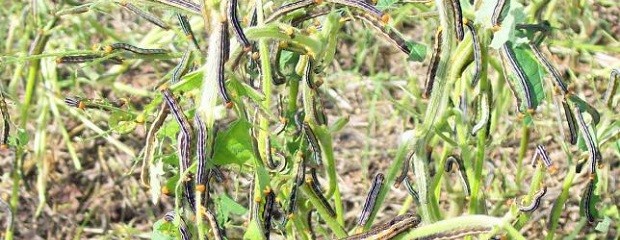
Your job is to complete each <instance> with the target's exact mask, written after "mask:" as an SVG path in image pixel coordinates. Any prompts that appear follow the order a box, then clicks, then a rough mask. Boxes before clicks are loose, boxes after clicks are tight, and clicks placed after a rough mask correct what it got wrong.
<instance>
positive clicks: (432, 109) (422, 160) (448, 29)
mask: <svg viewBox="0 0 620 240" xmlns="http://www.w3.org/2000/svg"><path fill="white" fill-rule="evenodd" d="M450 4H451V3H450V1H449V0H435V5H436V6H437V11H438V13H439V22H440V26H441V28H442V29H443V34H442V38H441V49H442V51H441V55H440V56H439V57H440V59H441V60H440V61H439V65H438V67H437V74H436V75H435V84H434V86H433V91H432V93H431V97H430V103H429V105H428V107H427V109H426V114H425V116H424V120H423V122H422V125H421V126H420V127H419V128H417V129H416V132H415V135H414V136H415V142H414V143H413V144H414V148H413V149H414V151H415V153H414V156H413V161H412V162H411V164H412V165H413V166H412V168H413V172H414V174H415V176H416V178H417V179H416V187H417V190H418V194H419V196H420V206H419V209H420V212H421V215H422V219H423V221H425V222H434V221H436V220H437V219H436V216H434V214H433V212H434V211H433V210H432V205H429V202H430V201H432V198H431V197H429V189H428V184H429V176H428V174H429V173H428V166H427V162H428V160H427V159H426V145H427V143H428V142H429V140H430V139H431V137H432V134H431V133H432V129H433V127H434V125H435V122H436V119H437V117H438V116H441V115H442V114H443V112H444V111H445V108H446V106H447V103H448V98H449V94H448V91H449V88H448V87H447V86H448V84H449V83H450V78H449V76H448V72H449V69H450V65H449V64H450V63H451V60H452V59H451V56H452V49H453V46H454V39H455V38H456V36H455V34H454V19H452V14H451V10H450V8H449V7H447V6H450Z"/></svg>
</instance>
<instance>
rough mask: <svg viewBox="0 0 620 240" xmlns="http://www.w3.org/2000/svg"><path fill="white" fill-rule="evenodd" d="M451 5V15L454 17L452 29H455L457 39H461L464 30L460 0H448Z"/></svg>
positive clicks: (463, 35)
mask: <svg viewBox="0 0 620 240" xmlns="http://www.w3.org/2000/svg"><path fill="white" fill-rule="evenodd" d="M450 3H451V5H452V16H453V17H454V24H455V26H454V29H455V31H456V38H457V39H458V40H459V41H463V37H465V31H463V10H462V8H461V1H460V0H450Z"/></svg>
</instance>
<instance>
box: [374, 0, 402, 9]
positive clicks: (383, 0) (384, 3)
mask: <svg viewBox="0 0 620 240" xmlns="http://www.w3.org/2000/svg"><path fill="white" fill-rule="evenodd" d="M396 2H398V0H379V2H377V5H376V7H377V9H379V10H381V11H384V10H386V9H389V8H391V7H392V5H394V4H395V3H396Z"/></svg>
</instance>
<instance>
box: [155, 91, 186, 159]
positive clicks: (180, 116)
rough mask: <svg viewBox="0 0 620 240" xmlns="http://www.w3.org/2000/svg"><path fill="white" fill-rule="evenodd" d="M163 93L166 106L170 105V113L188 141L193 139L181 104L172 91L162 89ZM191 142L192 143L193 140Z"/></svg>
mask: <svg viewBox="0 0 620 240" xmlns="http://www.w3.org/2000/svg"><path fill="white" fill-rule="evenodd" d="M161 92H162V94H163V96H164V101H165V102H166V104H168V107H169V108H170V111H171V112H172V114H173V115H174V119H176V121H177V123H178V124H179V126H180V127H181V132H182V133H183V135H184V136H186V137H187V138H188V139H191V135H192V126H191V125H190V124H189V121H188V120H187V117H186V116H185V114H184V113H183V110H182V109H181V106H179V103H178V102H177V100H176V98H175V97H174V95H173V94H172V92H171V91H170V89H167V88H165V89H162V90H161ZM189 142H191V140H190V141H189ZM188 165H189V164H188Z"/></svg>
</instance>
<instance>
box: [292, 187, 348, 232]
mask: <svg viewBox="0 0 620 240" xmlns="http://www.w3.org/2000/svg"><path fill="white" fill-rule="evenodd" d="M301 190H302V191H303V193H304V194H305V195H306V196H308V199H309V200H310V202H311V203H312V205H313V206H314V207H315V208H316V210H317V212H319V215H321V217H322V218H323V220H325V223H327V226H329V228H330V229H331V230H332V231H333V232H334V234H335V235H336V237H338V238H344V237H346V236H347V232H346V231H345V230H344V228H342V225H340V223H338V220H337V219H336V218H334V217H332V216H330V215H329V211H328V210H327V209H326V208H325V206H323V204H322V203H321V200H319V198H318V197H317V196H316V195H315V194H314V192H312V189H310V186H308V184H303V185H301Z"/></svg>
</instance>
